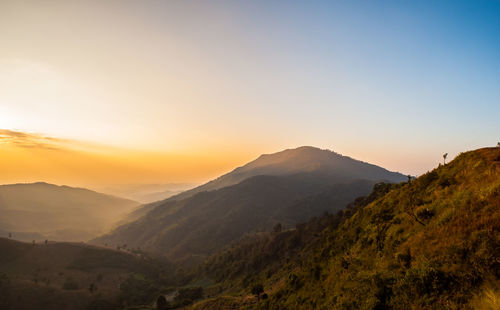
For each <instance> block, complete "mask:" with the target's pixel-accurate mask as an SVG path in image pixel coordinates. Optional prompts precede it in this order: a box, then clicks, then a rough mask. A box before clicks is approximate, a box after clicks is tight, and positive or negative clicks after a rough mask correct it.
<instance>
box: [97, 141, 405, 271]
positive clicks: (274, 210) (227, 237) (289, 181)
mask: <svg viewBox="0 0 500 310" xmlns="http://www.w3.org/2000/svg"><path fill="white" fill-rule="evenodd" d="M406 179H407V177H406V176H404V175H402V174H399V173H395V172H390V171H388V170H386V169H383V168H381V167H378V166H375V165H371V164H368V163H364V162H361V161H357V160H354V159H352V158H349V157H346V156H342V155H339V154H336V153H334V152H332V151H328V150H320V149H317V148H313V147H299V148H296V149H290V150H285V151H282V152H279V153H275V154H269V155H262V156H260V157H259V158H257V159H256V160H254V161H252V162H250V163H248V164H246V165H244V166H242V167H239V168H236V169H235V170H233V171H232V172H230V173H228V174H225V175H223V176H221V177H219V178H217V179H215V180H213V181H210V182H208V183H206V184H204V185H202V186H199V187H196V188H194V189H192V190H188V191H186V192H183V193H181V194H179V195H176V196H173V197H171V198H169V199H166V200H164V201H161V202H156V203H153V204H148V205H145V206H144V207H143V208H142V209H138V210H137V211H135V212H134V214H135V218H133V219H132V221H131V222H130V223H127V224H124V225H122V226H120V227H117V228H116V229H114V230H113V231H112V232H110V233H109V234H106V235H104V236H101V237H99V238H97V239H95V240H93V241H92V242H94V243H96V244H107V245H122V244H127V245H128V246H129V247H133V248H139V247H140V248H141V249H142V250H145V251H148V252H152V253H157V254H163V255H166V256H167V257H168V258H170V259H172V260H175V261H179V260H185V261H193V262H199V261H201V260H203V259H204V258H205V257H207V256H208V255H210V254H212V253H214V252H216V251H218V250H220V249H221V248H223V247H225V246H227V245H229V244H231V243H233V242H235V241H237V240H239V239H240V238H241V237H243V236H244V235H246V234H251V233H256V232H259V231H267V230H269V229H271V228H272V227H273V226H275V225H278V224H279V225H281V226H282V227H283V228H284V229H289V228H292V227H294V225H295V224H296V223H298V222H301V221H305V220H307V219H309V218H310V217H313V216H318V215H321V214H322V213H323V212H325V211H328V212H336V211H338V210H340V209H341V208H342V207H344V206H345V205H346V204H347V203H348V202H350V201H352V200H353V199H354V198H356V197H358V196H361V195H366V194H368V193H369V192H370V191H371V189H372V187H373V185H374V184H375V183H376V182H379V181H387V182H401V181H404V180H406ZM319 200H321V201H322V202H321V203H308V201H319Z"/></svg>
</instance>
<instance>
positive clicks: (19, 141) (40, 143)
mask: <svg viewBox="0 0 500 310" xmlns="http://www.w3.org/2000/svg"><path fill="white" fill-rule="evenodd" d="M68 142H69V141H68V140H64V139H58V138H54V137H48V136H44V135H40V134H34V133H26V132H22V131H14V130H8V129H0V144H10V145H14V146H18V147H22V148H33V149H34V148H37V149H46V150H63V149H64V147H63V145H64V144H67V143H68Z"/></svg>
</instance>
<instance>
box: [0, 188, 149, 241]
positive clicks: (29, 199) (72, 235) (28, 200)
mask: <svg viewBox="0 0 500 310" xmlns="http://www.w3.org/2000/svg"><path fill="white" fill-rule="evenodd" d="M138 206H139V203H138V202H135V201H132V200H128V199H123V198H119V197H115V196H110V195H106V194H101V193H97V192H94V191H90V190H87V189H83V188H75V187H69V186H58V185H53V184H48V183H43V182H39V183H26V184H9V185H1V186H0V233H2V236H4V237H7V236H9V235H10V236H11V237H12V238H14V239H18V240H25V241H31V240H38V241H40V240H45V239H49V240H56V241H86V240H88V239H91V238H94V237H96V236H97V235H99V234H102V233H104V232H106V231H107V230H110V229H111V228H113V225H114V224H115V223H116V222H117V221H118V220H120V219H121V218H122V217H123V216H125V215H126V214H128V213H130V212H131V211H132V210H134V209H135V208H137V207H138Z"/></svg>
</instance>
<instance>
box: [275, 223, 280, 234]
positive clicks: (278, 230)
mask: <svg viewBox="0 0 500 310" xmlns="http://www.w3.org/2000/svg"><path fill="white" fill-rule="evenodd" d="M281 229H282V226H281V223H278V224H276V225H274V227H273V232H274V233H280V232H281Z"/></svg>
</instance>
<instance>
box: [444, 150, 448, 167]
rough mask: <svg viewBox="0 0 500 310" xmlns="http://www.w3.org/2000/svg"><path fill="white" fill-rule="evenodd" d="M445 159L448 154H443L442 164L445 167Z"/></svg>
mask: <svg viewBox="0 0 500 310" xmlns="http://www.w3.org/2000/svg"><path fill="white" fill-rule="evenodd" d="M446 157H448V153H444V154H443V164H444V165H446Z"/></svg>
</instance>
